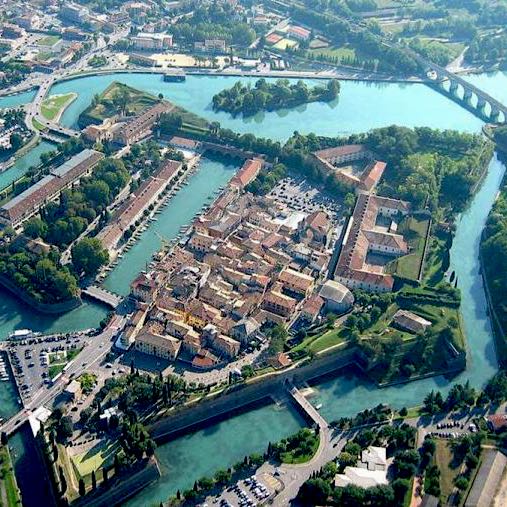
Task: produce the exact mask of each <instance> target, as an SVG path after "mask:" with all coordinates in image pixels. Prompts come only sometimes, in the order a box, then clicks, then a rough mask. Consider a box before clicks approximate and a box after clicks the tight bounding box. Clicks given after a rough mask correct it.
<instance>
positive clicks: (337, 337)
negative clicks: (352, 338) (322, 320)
mask: <svg viewBox="0 0 507 507" xmlns="http://www.w3.org/2000/svg"><path fill="white" fill-rule="evenodd" d="M342 331H343V329H331V330H330V331H327V332H326V333H324V334H322V335H320V336H319V337H318V338H316V339H315V340H314V341H313V342H312V343H310V345H309V347H308V349H309V350H310V351H311V352H315V353H317V352H320V351H322V350H325V349H328V348H329V347H333V346H334V345H338V344H340V343H344V342H345V341H346V339H345V337H344V335H343V332H342Z"/></svg>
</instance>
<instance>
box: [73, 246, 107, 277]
mask: <svg viewBox="0 0 507 507" xmlns="http://www.w3.org/2000/svg"><path fill="white" fill-rule="evenodd" d="M71 255H72V263H73V265H74V267H75V269H76V271H77V272H78V273H81V272H84V273H85V274H86V275H92V274H94V273H96V272H97V271H98V270H99V269H100V268H101V267H102V266H103V265H105V264H107V263H108V262H109V254H108V252H107V250H105V249H104V248H103V247H102V243H101V242H100V240H98V239H97V238H83V239H82V240H81V241H79V242H78V243H77V244H75V245H74V246H73V247H72V250H71Z"/></svg>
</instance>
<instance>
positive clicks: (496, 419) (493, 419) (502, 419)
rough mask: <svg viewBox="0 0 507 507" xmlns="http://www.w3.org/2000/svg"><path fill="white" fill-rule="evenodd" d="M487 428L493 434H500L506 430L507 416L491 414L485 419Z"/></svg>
mask: <svg viewBox="0 0 507 507" xmlns="http://www.w3.org/2000/svg"><path fill="white" fill-rule="evenodd" d="M487 424H488V428H489V429H490V430H491V431H494V432H495V433H501V432H502V431H505V429H506V428H507V414H491V415H488V417H487Z"/></svg>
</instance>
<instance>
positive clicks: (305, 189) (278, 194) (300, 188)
mask: <svg viewBox="0 0 507 507" xmlns="http://www.w3.org/2000/svg"><path fill="white" fill-rule="evenodd" d="M269 195H270V196H272V197H275V198H276V200H277V201H279V202H282V203H284V204H285V205H287V206H288V207H289V208H291V209H293V210H295V211H301V212H303V213H313V212H314V211H317V210H323V211H326V212H327V213H328V214H329V215H330V216H331V217H332V218H334V219H337V218H340V216H339V213H340V211H341V210H342V206H341V205H340V204H339V203H338V202H337V200H336V199H333V198H331V197H330V196H327V195H325V194H324V193H322V192H321V191H320V190H319V189H317V188H316V187H314V186H313V185H311V184H310V183H308V182H307V181H306V180H301V179H296V178H284V179H283V180H280V181H279V182H278V184H277V185H276V186H275V187H274V188H273V189H272V190H271V192H270V193H269Z"/></svg>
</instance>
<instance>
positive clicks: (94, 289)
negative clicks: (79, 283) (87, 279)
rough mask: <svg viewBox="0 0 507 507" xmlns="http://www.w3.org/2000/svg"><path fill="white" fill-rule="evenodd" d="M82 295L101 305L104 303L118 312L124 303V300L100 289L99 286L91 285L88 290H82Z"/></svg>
mask: <svg viewBox="0 0 507 507" xmlns="http://www.w3.org/2000/svg"><path fill="white" fill-rule="evenodd" d="M81 294H84V295H85V296H88V297H89V298H91V299H94V300H95V301H99V302H100V303H104V304H105V305H107V306H109V307H111V308H112V309H113V310H116V308H118V307H119V306H120V304H121V302H122V301H123V298H122V297H121V296H119V295H118V294H115V293H114V292H111V291H109V290H107V289H104V288H102V287H99V286H98V285H90V286H89V287H87V288H86V289H82V290H81Z"/></svg>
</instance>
